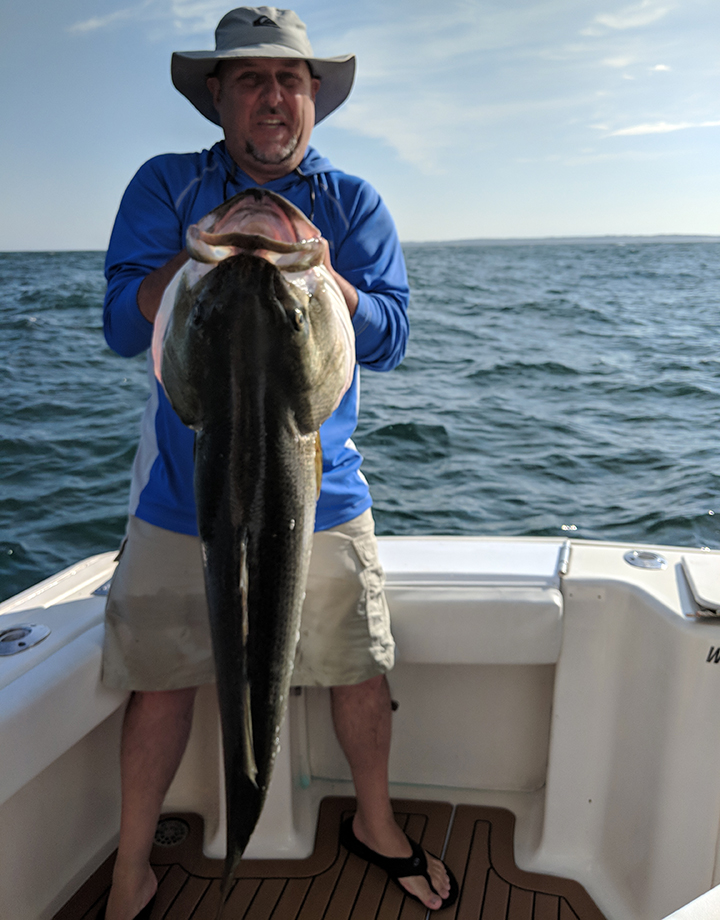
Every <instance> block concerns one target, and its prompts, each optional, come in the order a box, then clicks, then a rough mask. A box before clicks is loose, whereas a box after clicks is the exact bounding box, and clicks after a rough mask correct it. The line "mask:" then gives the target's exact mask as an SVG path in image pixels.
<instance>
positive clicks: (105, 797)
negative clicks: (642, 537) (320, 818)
mask: <svg viewBox="0 0 720 920" xmlns="http://www.w3.org/2000/svg"><path fill="white" fill-rule="evenodd" d="M631 549H638V548H637V547H630V546H628V545H626V544H612V543H593V542H583V541H573V544H572V554H571V558H570V565H569V568H568V571H567V573H566V574H564V575H561V574H560V572H559V563H560V562H561V561H562V553H563V543H562V541H559V540H552V539H529V538H514V539H511V538H508V539H498V538H494V539H482V538H477V539H467V538H381V553H382V558H383V564H384V566H385V568H386V572H387V576H388V586H387V591H388V600H389V603H390V608H391V612H392V614H393V623H394V626H393V628H394V632H395V637H396V641H397V645H398V661H397V665H396V667H395V669H394V671H393V672H392V674H391V687H392V691H393V696H394V697H395V698H396V699H397V700H398V701H399V703H400V708H399V710H398V711H397V713H396V715H395V729H394V741H393V752H392V760H391V779H392V783H393V786H392V792H393V794H394V795H396V796H398V797H403V798H425V799H441V800H443V801H449V802H451V803H453V804H457V803H462V802H465V803H469V804H486V805H502V806H505V807H508V808H509V809H510V810H511V811H513V812H514V814H515V815H516V817H517V826H516V827H517V829H516V839H515V850H516V859H517V863H518V865H519V866H520V867H521V868H523V869H526V870H529V871H534V872H549V873H555V874H560V875H563V876H566V877H570V878H573V879H576V880H577V881H579V882H580V883H581V884H583V885H584V886H585V888H586V889H587V891H588V892H589V893H590V895H591V896H592V897H593V898H594V900H595V901H596V902H597V904H598V905H599V907H600V908H601V909H602V910H603V911H604V913H605V914H606V916H607V917H608V920H661V918H663V917H666V916H667V915H669V914H671V913H672V912H673V911H676V910H678V909H679V908H681V907H682V906H683V905H685V904H688V902H691V901H693V899H696V898H698V897H700V896H701V895H703V894H704V893H705V892H708V890H709V889H711V888H712V887H713V886H714V885H716V884H718V883H719V882H720V864H719V861H718V855H717V851H718V831H719V829H720V775H719V772H720V771H718V764H720V706H718V705H717V702H718V700H720V662H719V661H718V660H717V659H720V653H719V654H717V655H716V654H715V649H720V621H713V620H701V619H698V618H697V617H696V616H695V613H696V609H697V603H696V602H695V600H694V598H693V596H692V594H691V592H690V590H689V587H688V583H687V576H686V572H687V571H688V560H690V562H692V560H693V559H695V560H698V561H702V562H707V560H708V559H710V560H711V564H714V562H717V561H718V560H719V559H720V554H718V553H710V554H707V553H703V552H702V551H700V550H686V549H680V548H668V547H662V548H658V547H654V548H651V549H654V550H655V551H656V552H658V553H661V554H662V555H663V556H664V557H665V559H666V561H667V567H666V568H664V569H655V570H653V569H642V568H636V567H634V566H630V565H628V564H627V562H625V560H624V555H625V554H626V553H627V552H628V550H631ZM683 557H685V560H686V562H685V567H683ZM113 558H114V554H104V555H102V556H97V557H93V558H92V559H90V560H85V561H84V562H83V563H79V564H78V565H77V566H74V567H72V568H71V569H68V570H66V571H65V572H63V573H60V574H59V575H58V576H55V577H54V578H53V579H48V580H47V581H46V582H43V583H42V584H40V585H38V586H36V587H35V588H33V589H31V590H30V591H26V592H23V594H21V595H18V596H17V597H15V598H11V599H10V600H9V601H7V602H5V603H4V604H2V605H0V630H3V629H8V628H10V627H15V626H18V625H21V624H25V623H42V624H44V625H47V626H49V627H50V629H51V633H50V636H49V637H48V638H47V639H44V640H43V641H42V642H41V643H39V644H38V645H37V646H35V647H34V648H31V649H28V650H27V651H23V652H22V653H20V654H17V655H13V656H9V657H0V752H1V753H0V758H2V763H1V764H0V917H2V918H3V920H50V918H52V917H53V916H54V914H55V912H56V911H57V910H58V909H59V907H60V906H61V905H62V904H63V903H64V902H65V901H66V900H67V898H68V897H69V896H70V894H72V892H73V891H74V890H75V889H76V888H77V887H78V885H79V884H80V883H81V882H82V881H83V880H84V879H85V878H86V877H87V876H88V875H89V874H90V873H91V872H92V871H93V870H94V868H95V867H96V866H97V865H98V864H99V863H100V862H101V861H102V860H103V859H104V858H105V857H106V856H107V855H108V853H109V852H111V851H112V849H113V848H114V846H115V843H116V834H117V827H118V816H119V777H118V766H117V762H118V745H119V731H120V724H121V719H122V710H123V706H124V702H125V695H123V694H118V693H111V692H109V691H107V690H105V689H104V688H103V687H102V685H101V684H100V683H99V670H100V655H101V644H102V629H103V627H102V614H103V606H104V599H103V597H102V596H98V595H95V594H94V593H93V592H94V591H95V590H96V589H97V588H98V587H99V586H101V585H102V584H104V583H105V582H106V581H107V580H108V578H109V577H110V576H111V573H112V571H113V567H114V561H113ZM696 568H697V566H696ZM283 732H284V735H283V741H282V743H281V752H282V753H281V757H280V760H279V763H278V766H277V767H276V771H275V775H274V777H273V785H272V789H271V795H270V799H269V802H268V805H267V807H266V809H265V812H264V813H263V816H262V819H261V823H260V825H259V826H258V829H257V831H256V834H255V835H254V837H253V840H252V841H251V845H250V848H249V850H248V854H247V855H248V856H256V857H273V856H276V857H284V858H287V857H291V858H293V857H295V858H301V857H304V856H306V855H308V853H309V852H310V850H311V848H312V844H313V835H314V829H315V819H316V815H317V808H318V804H319V802H320V800H321V799H322V798H323V797H324V796H325V795H328V794H343V795H344V794H347V793H348V792H349V790H350V787H349V776H348V773H347V767H346V765H345V763H344V760H343V758H342V755H341V753H340V751H339V748H338V746H337V742H336V741H335V738H334V735H333V732H332V727H331V722H330V716H329V705H328V693H327V691H323V690H316V689H311V690H305V691H303V693H302V694H301V695H298V696H293V697H292V700H291V706H290V711H289V719H288V720H287V723H286V725H285V727H284V729H283ZM219 744H220V742H219V733H218V721H217V712H216V705H215V700H214V692H213V689H212V688H211V687H206V688H203V689H202V691H201V693H200V695H199V698H198V705H197V710H196V714H195V720H194V724H193V730H192V734H191V739H190V743H189V746H188V751H187V754H186V757H185V759H184V761H183V764H182V766H181V768H180V771H179V773H178V776H177V777H176V780H175V782H174V783H173V785H172V787H171V789H170V791H169V793H168V797H167V801H166V806H167V809H168V810H184V811H195V812H198V813H199V814H201V815H202V816H203V818H204V820H205V850H206V853H207V855H210V856H218V857H219V856H221V855H222V850H223V846H224V817H223V813H222V804H221V803H222V800H223V795H222V775H221V768H220V758H219ZM713 897H715V898H716V900H717V893H715V894H713V893H710V894H707V895H705V902H706V904H707V903H715V902H711V901H709V900H708V899H712V898H713ZM701 902H702V898H700V901H698V902H697V904H700V907H697V906H695V907H693V906H692V905H688V906H687V907H685V908H683V910H684V911H685V913H683V912H682V911H680V913H678V915H677V916H678V920H695V918H697V920H700V918H702V917H704V916H705V915H704V914H702V913H697V911H698V910H702V909H703V907H702V903H701ZM693 910H694V911H696V913H692V911H693ZM688 912H690V913H688ZM715 916H717V914H715Z"/></svg>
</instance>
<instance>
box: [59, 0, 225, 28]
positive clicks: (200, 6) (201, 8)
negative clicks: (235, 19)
mask: <svg viewBox="0 0 720 920" xmlns="http://www.w3.org/2000/svg"><path fill="white" fill-rule="evenodd" d="M227 8H228V3H227V0H143V2H142V3H138V4H136V5H134V6H128V7H124V8H123V9H119V10H114V11H113V12H112V13H108V14H107V15H105V16H93V17H91V18H90V19H84V20H82V21H80V22H76V23H73V24H72V25H71V26H68V32H78V33H85V32H97V31H99V30H102V29H109V28H112V27H113V26H117V25H118V24H120V23H128V22H155V23H157V22H165V23H167V25H168V26H169V30H170V31H172V32H173V34H184V35H186V34H195V33H201V32H202V33H206V32H209V33H210V34H211V35H212V33H213V32H214V30H215V26H216V25H217V22H218V20H219V19H220V17H221V16H222V15H223V13H226V12H227Z"/></svg>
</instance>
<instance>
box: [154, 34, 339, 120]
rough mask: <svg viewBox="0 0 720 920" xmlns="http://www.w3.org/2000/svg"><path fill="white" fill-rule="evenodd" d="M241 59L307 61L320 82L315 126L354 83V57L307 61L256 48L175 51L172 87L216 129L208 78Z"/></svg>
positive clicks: (278, 48) (282, 48) (285, 51)
mask: <svg viewBox="0 0 720 920" xmlns="http://www.w3.org/2000/svg"><path fill="white" fill-rule="evenodd" d="M244 57H252V58H257V57H269V58H287V57H292V58H300V59H301V60H304V61H307V62H308V64H309V65H310V67H311V69H312V72H313V73H314V74H315V76H316V77H319V78H320V88H319V89H318V91H317V95H316V97H315V124H316V125H317V124H319V123H320V122H321V121H322V120H323V118H327V116H328V115H329V114H330V113H331V112H334V111H335V109H337V108H338V107H339V106H341V105H342V104H343V102H345V100H346V99H347V97H348V96H349V95H350V90H351V89H352V85H353V81H354V79H355V55H354V54H347V55H344V56H341V57H334V58H308V57H305V56H304V55H302V54H300V53H299V52H298V53H295V52H293V51H292V50H291V49H289V48H288V47H287V45H260V46H257V45H256V46H255V47H253V48H251V47H247V48H235V49H231V50H229V51H176V52H175V53H174V54H173V56H172V61H171V64H170V74H171V76H172V81H173V85H174V86H175V88H176V89H177V90H179V91H180V92H181V93H182V94H183V96H185V98H186V99H189V100H190V102H192V104H193V105H194V106H195V108H196V109H197V110H198V112H200V113H201V114H202V115H204V116H205V118H208V119H209V120H210V121H212V122H214V123H215V124H216V125H219V124H220V117H219V115H218V113H217V109H216V108H215V106H214V105H213V101H212V96H211V94H210V90H209V89H208V88H207V78H208V77H209V76H210V74H211V73H212V72H213V70H214V69H215V67H216V66H217V64H218V63H219V62H220V61H232V60H235V59H238V58H244Z"/></svg>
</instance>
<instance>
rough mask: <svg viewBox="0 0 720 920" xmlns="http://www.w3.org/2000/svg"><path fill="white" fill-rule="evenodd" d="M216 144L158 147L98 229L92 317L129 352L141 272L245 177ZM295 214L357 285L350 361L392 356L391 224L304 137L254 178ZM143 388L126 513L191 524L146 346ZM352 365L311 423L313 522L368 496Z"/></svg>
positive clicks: (181, 434)
mask: <svg viewBox="0 0 720 920" xmlns="http://www.w3.org/2000/svg"><path fill="white" fill-rule="evenodd" d="M256 184H257V183H255V182H254V181H253V180H252V179H251V178H250V177H249V176H248V175H247V174H246V173H244V172H243V171H242V170H241V169H240V167H239V166H237V165H236V163H235V162H234V160H233V159H232V158H231V157H230V155H229V153H228V152H227V150H226V149H225V143H224V141H221V142H219V143H217V144H215V146H214V147H212V148H211V149H210V150H203V151H202V152H201V153H187V154H164V155H162V156H158V157H154V158H153V159H152V160H149V161H148V162H147V163H145V164H144V165H143V166H141V167H140V169H139V170H138V172H137V174H136V175H135V177H134V178H133V179H132V181H131V182H130V185H129V186H128V188H127V190H126V192H125V194H124V196H123V199H122V202H121V204H120V210H119V211H118V215H117V218H116V220H115V226H114V228H113V232H112V236H111V238H110V245H109V247H108V252H107V258H106V260H105V276H106V278H107V281H108V288H107V294H106V295H105V306H104V310H103V324H104V329H105V338H106V340H107V343H108V345H109V346H110V347H111V348H112V349H113V350H114V351H116V352H117V353H118V354H120V355H124V356H126V357H132V356H134V355H137V354H139V353H140V352H142V351H144V350H146V349H148V348H149V346H150V342H151V339H152V328H153V327H152V323H150V322H148V321H147V320H146V319H145V317H144V316H143V315H142V313H141V312H140V310H139V308H138V305H137V292H138V288H139V287H140V283H141V282H142V280H143V278H145V277H146V275H148V274H149V273H150V272H151V271H153V270H154V269H156V268H159V267H160V266H161V265H164V264H165V263H166V262H167V261H168V260H169V259H170V258H172V257H173V256H174V255H176V254H177V253H178V252H180V251H181V250H182V249H183V248H184V246H185V233H186V231H187V228H188V227H189V226H190V225H191V224H194V223H197V221H198V220H200V218H201V217H204V215H205V214H207V213H208V212H209V211H211V210H212V209H213V208H215V207H217V206H218V205H219V204H221V203H222V202H223V201H225V200H227V199H228V198H231V197H232V196H233V195H236V194H237V193H238V192H241V191H244V190H245V189H247V188H252V187H254V186H255V185H256ZM263 188H267V189H270V190H271V191H273V192H276V193H277V194H279V195H282V196H283V197H285V198H287V199H288V200H289V201H291V202H292V203H293V204H294V205H295V206H296V207H298V208H299V209H300V210H301V211H303V212H304V213H305V214H307V215H308V216H309V217H310V219H311V220H312V221H313V223H314V224H315V225H316V226H317V227H318V229H319V230H320V231H321V233H322V235H323V236H324V237H325V239H326V240H327V241H328V243H329V246H330V258H331V261H332V264H333V267H334V268H335V270H336V271H337V272H338V273H339V274H340V275H342V276H343V277H344V278H346V279H347V281H349V282H350V283H351V284H352V285H353V286H354V287H355V288H356V289H357V291H358V297H359V302H358V306H357V310H356V312H355V315H354V316H353V320H352V322H353V327H354V329H355V336H356V354H357V361H358V365H362V366H363V367H368V368H371V369H373V370H377V371H387V370H391V369H392V368H394V367H395V366H396V365H397V364H399V363H400V361H401V360H402V358H403V355H404V353H405V347H406V344H407V337H408V320H407V304H408V297H409V291H408V284H407V275H406V271H405V262H404V259H403V255H402V250H401V248H400V242H399V240H398V236H397V231H396V230H395V225H394V224H393V221H392V218H391V217H390V214H389V212H388V210H387V208H386V207H385V205H384V204H383V202H382V201H381V199H380V196H379V195H378V194H377V192H376V191H375V190H374V189H373V188H372V187H371V186H370V185H368V183H367V182H364V181H363V180H362V179H358V178H356V177H355V176H349V175H346V174H345V173H343V172H340V171H339V170H337V169H335V168H334V167H333V166H332V165H331V163H330V162H329V161H328V160H327V159H325V158H324V157H321V156H320V155H319V154H318V153H317V152H316V151H315V150H313V148H312V147H308V149H307V152H306V154H305V157H304V159H303V161H302V163H301V164H300V167H299V169H298V170H296V171H294V172H292V173H290V174H289V175H287V176H284V177H283V178H282V179H276V180H273V181H272V182H268V183H266V184H265V185H264V186H263ZM148 379H149V384H150V398H149V400H148V403H147V406H146V407H145V413H144V415H143V419H142V424H141V434H140V444H139V447H138V451H137V454H136V456H135V462H134V464H133V472H132V484H131V488H130V513H131V514H134V515H136V516H137V517H139V518H142V519H143V520H145V521H148V522H149V523H151V524H155V525H156V526H158V527H164V528H165V529H167V530H173V531H177V532H178V533H185V534H191V535H195V534H197V523H196V513H195V500H194V494H193V441H194V432H193V431H191V430H190V429H189V428H186V427H185V426H184V425H183V423H182V422H181V421H180V419H179V418H178V416H177V415H176V413H175V411H174V410H173V409H172V407H171V406H170V403H169V402H168V399H167V397H166V396H165V392H164V390H163V389H162V387H161V386H160V385H159V383H158V381H157V380H156V379H155V376H154V373H153V369H152V361H151V360H150V356H149V352H148ZM359 384H360V381H359V373H358V367H357V366H356V368H355V376H354V379H353V383H352V386H351V387H350V389H349V390H348V392H347V393H346V394H345V396H344V398H343V400H342V402H341V403H340V405H339V406H338V408H337V409H336V410H335V412H334V413H333V414H332V416H331V417H330V418H329V419H328V420H327V421H326V422H325V424H324V425H323V426H322V427H321V429H320V437H321V441H322V447H323V480H322V489H321V492H320V497H319V499H318V504H317V514H316V520H315V529H316V530H326V529H327V528H329V527H335V526H337V525H338V524H342V523H344V522H346V521H349V520H352V518H354V517H357V515H358V514H361V513H362V512H363V511H365V510H366V509H367V508H369V507H370V506H371V504H372V501H371V498H370V492H369V489H368V485H367V482H366V480H365V477H364V476H363V475H362V473H361V472H360V464H361V462H362V457H361V456H360V454H359V452H358V451H357V449H356V447H355V445H354V444H353V442H352V435H353V433H354V431H355V428H356V426H357V417H358V408H359V398H360V390H359Z"/></svg>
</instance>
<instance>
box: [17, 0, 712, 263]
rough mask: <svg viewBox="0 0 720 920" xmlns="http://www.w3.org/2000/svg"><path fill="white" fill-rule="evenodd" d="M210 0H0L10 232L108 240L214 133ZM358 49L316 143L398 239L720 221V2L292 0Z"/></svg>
mask: <svg viewBox="0 0 720 920" xmlns="http://www.w3.org/2000/svg"><path fill="white" fill-rule="evenodd" d="M229 8H231V6H230V5H229V4H228V3H227V2H222V3H221V2H216V0H137V2H135V0H130V2H128V0H22V2H21V0H0V85H1V86H2V92H1V93H0V124H2V126H3V127H2V132H0V176H2V180H1V184H0V214H1V215H2V220H0V251H10V250H65V249H100V250H104V249H105V248H106V246H107V241H108V238H109V235H110V231H111V229H112V223H113V220H114V217H115V213H116V211H117V207H118V204H119V201H120V197H121V196H122V193H123V191H124V189H125V187H126V185H127V183H128V182H129V180H130V179H131V177H132V175H133V174H134V173H135V171H136V170H137V168H138V167H139V166H140V165H141V163H143V162H144V161H145V160H147V159H148V158H150V157H151V156H154V155H155V154H159V153H166V152H171V151H178V152H182V151H188V150H198V149H201V148H203V147H209V146H211V145H212V144H213V143H215V142H216V141H217V140H219V139H220V137H221V133H220V129H219V128H217V127H216V126H215V125H213V124H211V123H210V122H209V121H207V120H206V119H204V118H203V117H202V116H201V115H200V114H199V113H198V112H196V110H195V109H194V108H193V107H192V106H191V104H190V103H189V102H188V101H187V100H186V99H185V98H184V97H183V96H181V95H180V94H179V93H178V92H177V90H175V89H174V87H173V86H172V83H171V81H170V55H171V53H172V52H173V51H176V50H177V51H192V50H202V49H211V48H214V28H215V25H216V24H217V22H218V20H219V19H220V18H221V16H222V15H223V14H224V13H225V12H226V11H227V10H228V9H229ZM294 9H295V10H296V11H297V12H298V13H299V15H300V16H301V18H302V19H304V20H305V22H306V23H307V25H308V31H309V35H310V39H311V41H312V44H313V49H314V52H315V54H316V56H318V57H322V56H334V55H339V54H345V53H354V54H356V55H357V59H358V70H357V75H356V80H355V86H354V89H353V92H352V94H351V96H350V99H349V100H348V101H347V102H346V103H345V104H344V105H343V106H342V107H341V108H340V109H339V110H337V111H336V112H335V113H334V114H332V115H331V116H330V117H329V118H328V119H327V120H326V121H325V122H323V123H322V124H321V125H319V126H318V127H317V128H316V129H315V131H314V134H313V139H312V141H311V143H312V144H313V145H314V146H315V147H316V148H317V149H318V150H319V151H320V152H321V153H323V154H324V155H325V156H327V157H329V158H330V159H331V161H332V162H333V163H334V164H335V165H336V166H337V167H339V168H340V169H343V170H344V171H345V172H348V173H353V174H355V175H360V176H362V177H363V178H365V179H367V180H368V181H370V182H371V183H372V184H373V185H374V186H375V187H376V188H377V190H378V191H379V192H380V194H381V195H382V197H383V199H384V200H385V201H386V203H387V204H388V206H389V208H390V210H391V212H392V214H393V216H394V218H395V221H396V223H397V225H398V230H399V233H400V238H401V240H403V241H404V242H410V241H428V240H453V239H477V238H492V239H498V238H500V239H502V238H528V237H529V238H537V237H558V236H560V237H565V236H601V235H607V234H613V235H655V234H700V235H720V3H718V0H639V2H630V3H628V2H626V0H442V2H429V0H382V2H379V0H362V2H360V0H354V2H352V3H351V2H347V0H298V3H297V4H296V5H295V6H294Z"/></svg>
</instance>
